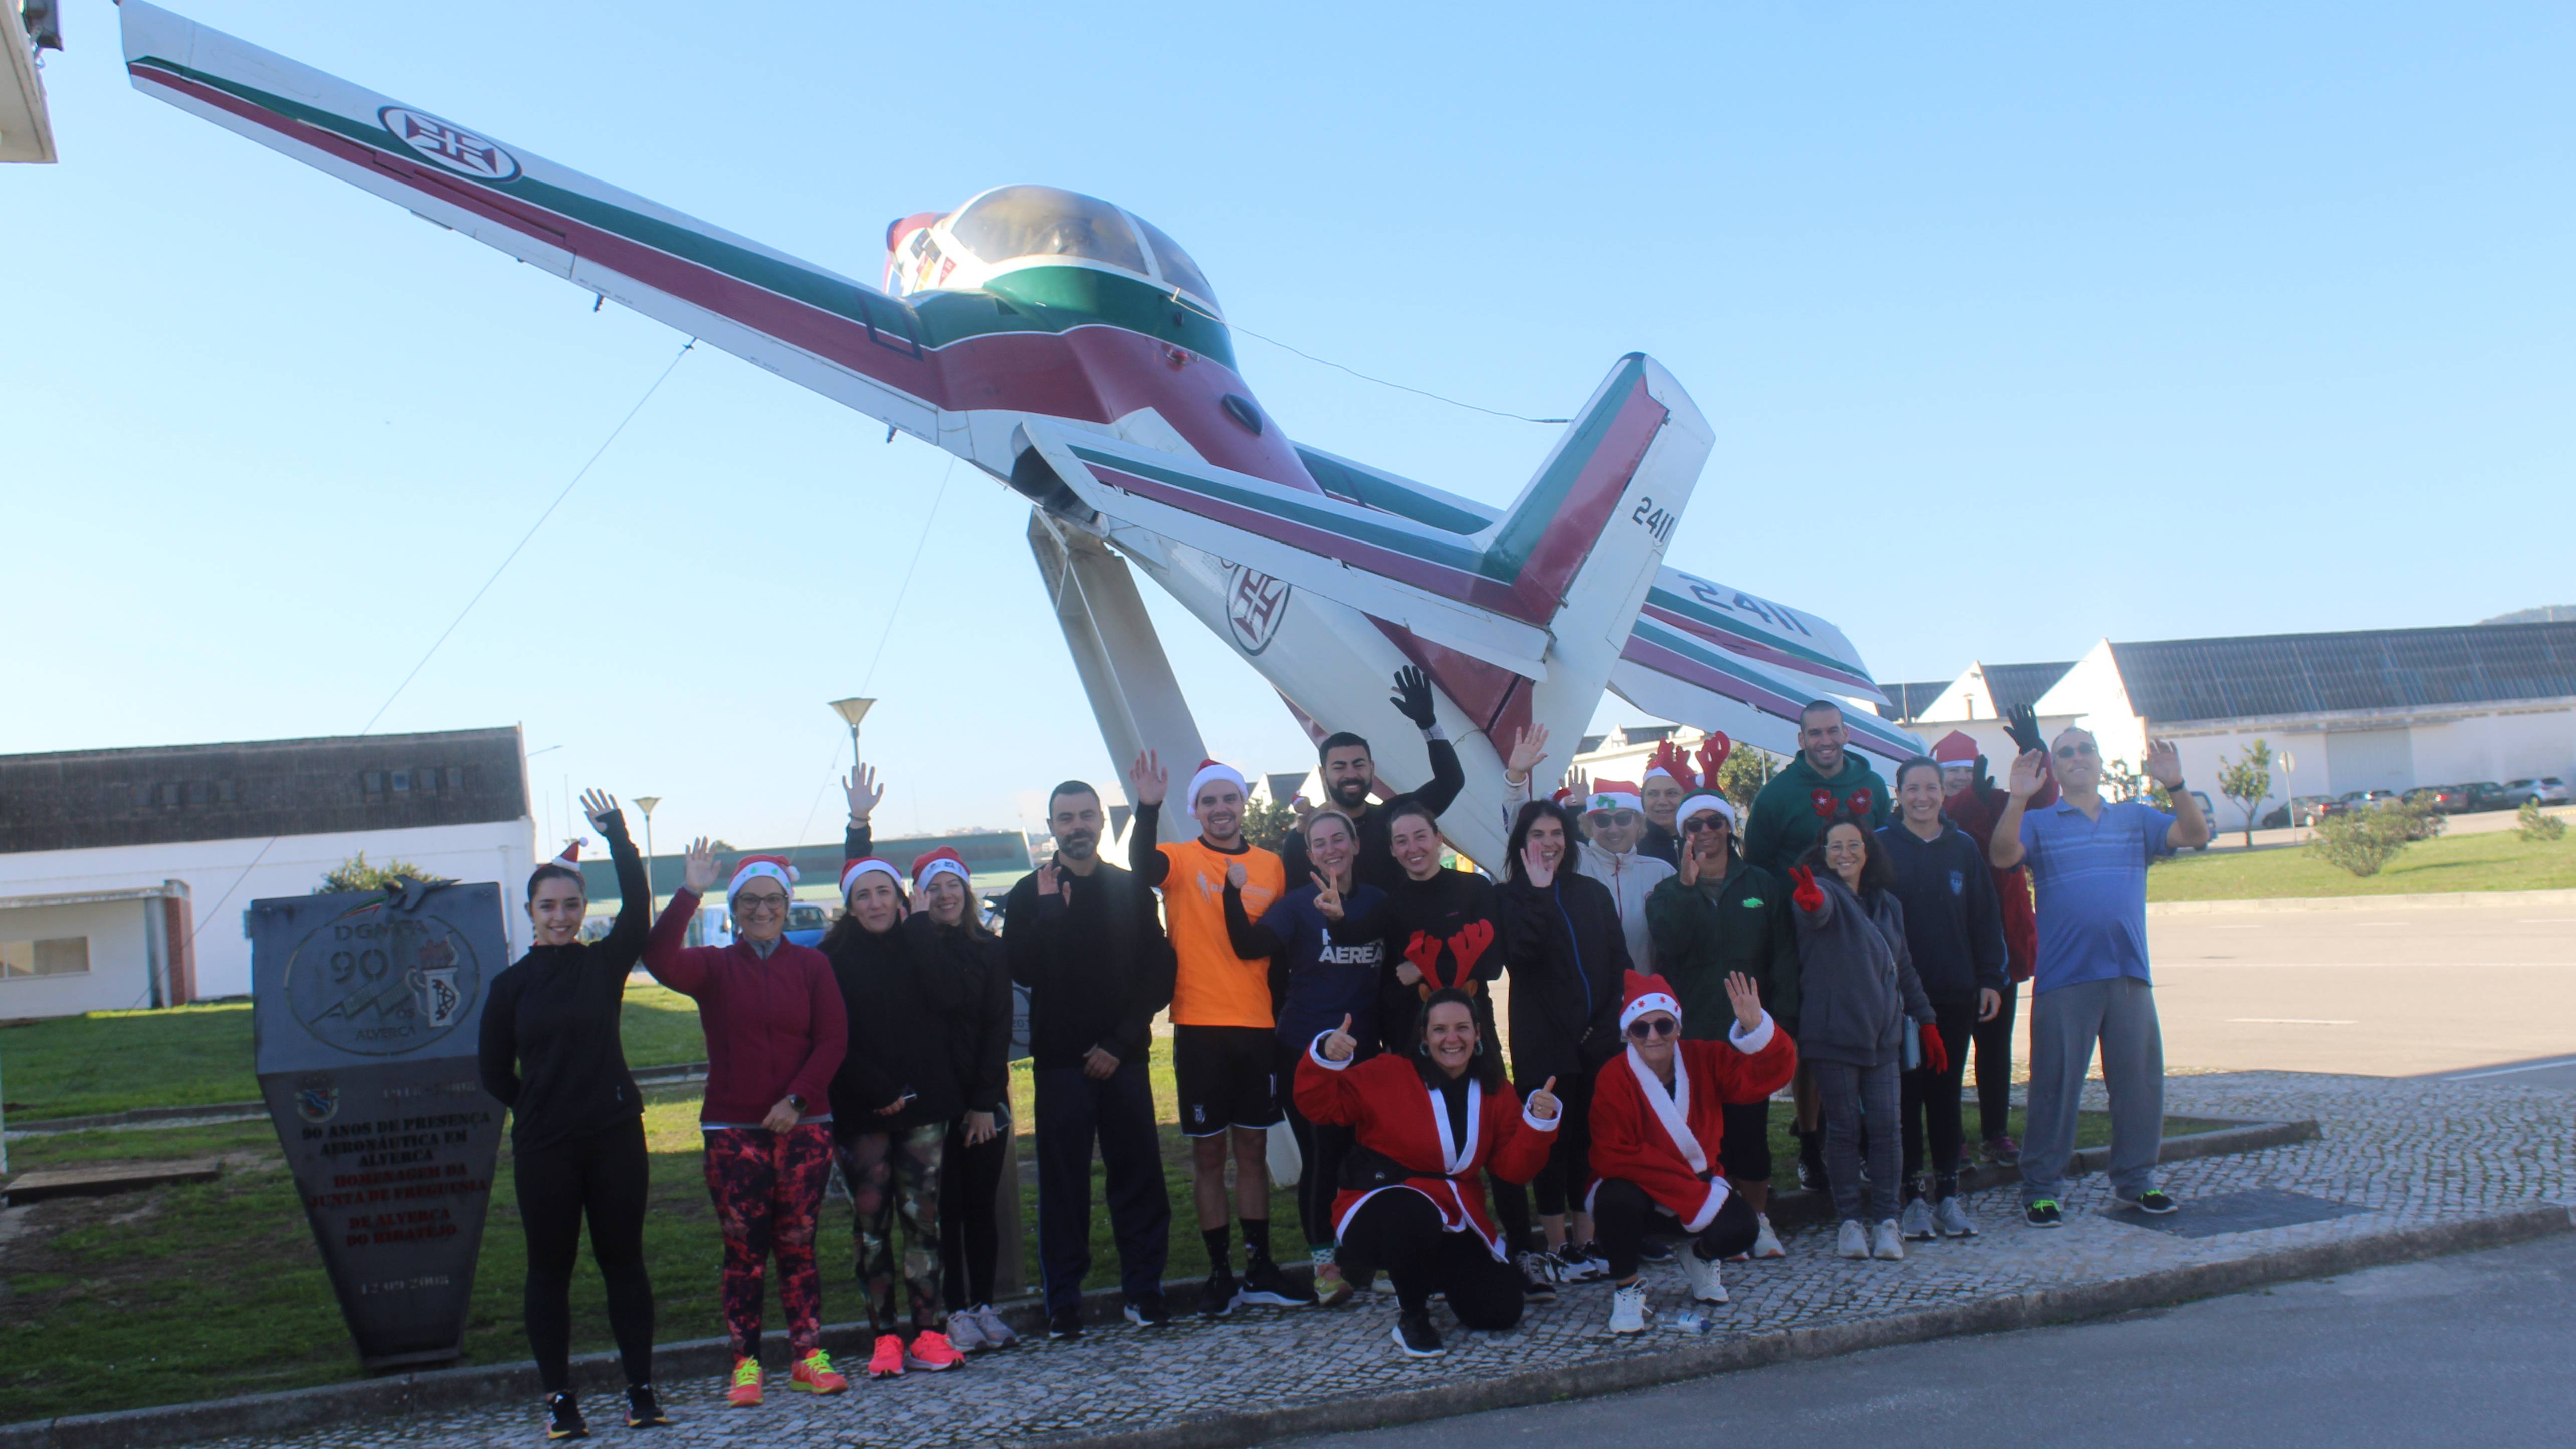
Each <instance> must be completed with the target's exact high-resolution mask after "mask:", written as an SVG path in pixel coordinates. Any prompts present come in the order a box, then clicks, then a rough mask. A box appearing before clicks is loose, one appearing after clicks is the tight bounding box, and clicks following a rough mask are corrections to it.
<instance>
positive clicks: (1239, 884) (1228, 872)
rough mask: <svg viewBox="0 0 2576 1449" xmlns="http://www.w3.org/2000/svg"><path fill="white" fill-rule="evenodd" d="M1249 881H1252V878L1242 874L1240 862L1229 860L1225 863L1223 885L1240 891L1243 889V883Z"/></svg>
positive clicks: (1241, 863)
mask: <svg viewBox="0 0 2576 1449" xmlns="http://www.w3.org/2000/svg"><path fill="white" fill-rule="evenodd" d="M1250 879H1252V877H1251V876H1249V875H1246V874H1245V873H1244V870H1243V862H1242V861H1239V860H1229V861H1227V862H1226V863H1225V883H1226V884H1227V885H1229V886H1232V887H1234V888H1235V889H1236V890H1241V889H1243V883H1244V882H1245V881H1248V880H1250Z"/></svg>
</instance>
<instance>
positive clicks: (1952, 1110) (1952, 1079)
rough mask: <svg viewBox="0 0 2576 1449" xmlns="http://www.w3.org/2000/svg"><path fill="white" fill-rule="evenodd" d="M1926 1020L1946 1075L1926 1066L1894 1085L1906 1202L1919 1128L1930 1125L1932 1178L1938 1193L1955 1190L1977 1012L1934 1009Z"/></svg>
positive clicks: (1918, 1162)
mask: <svg viewBox="0 0 2576 1449" xmlns="http://www.w3.org/2000/svg"><path fill="white" fill-rule="evenodd" d="M1932 1015H1933V1018H1934V1021H1935V1024H1936V1025H1938V1026H1939V1027H1940V1028H1941V1046H1942V1049H1943V1050H1945V1051H1947V1052H1948V1053H1949V1054H1950V1070H1948V1071H1946V1072H1943V1073H1941V1074H1940V1075H1938V1076H1935V1075H1933V1073H1932V1069H1931V1067H1930V1066H1928V1065H1926V1066H1920V1067H1916V1068H1915V1069H1914V1070H1913V1071H1910V1072H1907V1073H1906V1074H1905V1077H1904V1080H1903V1081H1902V1082H1901V1083H1900V1084H1899V1086H1900V1087H1901V1089H1902V1097H1901V1099H1900V1100H1899V1102H1898V1103H1897V1108H1896V1110H1897V1116H1898V1119H1899V1121H1900V1122H1901V1123H1902V1124H1903V1125H1902V1128H1901V1130H1902V1131H1903V1132H1904V1133H1905V1193H1906V1197H1907V1198H1908V1199H1909V1200H1911V1199H1912V1197H1913V1196H1914V1186H1915V1182H1916V1180H1917V1179H1918V1178H1920V1177H1921V1176H1922V1175H1923V1135H1924V1131H1925V1124H1926V1123H1927V1122H1928V1123H1929V1124H1930V1130H1931V1135H1932V1176H1933V1177H1934V1179H1935V1180H1936V1182H1937V1184H1938V1185H1939V1186H1940V1187H1941V1188H1943V1189H1946V1188H1949V1187H1955V1186H1957V1184H1958V1181H1959V1146H1960V1144H1961V1143H1962V1142H1963V1141H1965V1140H1966V1135H1967V1133H1966V1128H1965V1127H1963V1126H1962V1125H1961V1122H1960V1115H1959V1114H1960V1105H1959V1088H1960V1085H1961V1083H1963V1082H1965V1081H1966V1080H1967V1075H1968V1040H1969V1037H1970V1036H1971V1035H1972V1034H1973V1033H1974V1031H1975V1029H1976V1025H1977V1006H1976V1003H1975V1002H1966V1003H1962V1004H1960V1005H1957V1006H1935V1007H1933V1008H1932ZM1948 1195H1949V1193H1948V1192H1947V1191H1946V1190H1942V1191H1936V1192H1935V1194H1934V1199H1935V1200H1936V1201H1937V1200H1939V1199H1940V1198H1942V1197H1947V1196H1948Z"/></svg>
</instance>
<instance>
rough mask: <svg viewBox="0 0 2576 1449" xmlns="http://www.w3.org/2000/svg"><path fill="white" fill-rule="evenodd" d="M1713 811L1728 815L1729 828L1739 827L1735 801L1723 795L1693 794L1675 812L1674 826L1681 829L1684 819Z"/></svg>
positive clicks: (1727, 825) (1727, 826) (1727, 824)
mask: <svg viewBox="0 0 2576 1449" xmlns="http://www.w3.org/2000/svg"><path fill="white" fill-rule="evenodd" d="M1712 811H1714V812H1715V813H1717V814H1719V815H1723V816H1725V817H1726V828H1727V829H1729V830H1733V829H1736V828H1737V821H1736V818H1735V802H1734V801H1732V800H1729V799H1727V798H1726V797H1725V796H1723V795H1693V796H1692V797H1690V798H1689V799H1687V800H1684V801H1683V802H1682V808H1680V809H1679V810H1676V811H1674V812H1673V828H1674V829H1675V830H1679V829H1681V828H1682V822H1683V821H1686V820H1688V819H1690V818H1691V817H1692V816H1694V815H1706V814H1709V813H1710V812H1712Z"/></svg>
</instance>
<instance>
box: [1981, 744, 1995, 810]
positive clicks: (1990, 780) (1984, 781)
mask: <svg viewBox="0 0 2576 1449" xmlns="http://www.w3.org/2000/svg"><path fill="white" fill-rule="evenodd" d="M1993 793H1995V772H1994V771H1993V770H1991V769H1989V768H1987V766H1986V757H1985V756H1983V755H1979V756H1977V798H1978V799H1980V800H1982V799H1985V798H1986V797H1987V796H1989V795H1992V794H1993Z"/></svg>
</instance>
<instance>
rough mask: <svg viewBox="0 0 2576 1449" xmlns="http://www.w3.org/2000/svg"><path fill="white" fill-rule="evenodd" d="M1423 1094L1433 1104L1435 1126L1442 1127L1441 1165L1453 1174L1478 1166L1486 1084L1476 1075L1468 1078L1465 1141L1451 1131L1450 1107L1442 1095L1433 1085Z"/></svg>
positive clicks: (1432, 1113)
mask: <svg viewBox="0 0 2576 1449" xmlns="http://www.w3.org/2000/svg"><path fill="white" fill-rule="evenodd" d="M1422 1095H1423V1097H1424V1099H1425V1100H1426V1101H1428V1102H1429V1104H1430V1106H1431V1125H1432V1126H1434V1127H1437V1128H1439V1129H1440V1165H1441V1166H1442V1167H1443V1168H1444V1169H1446V1170H1447V1171H1448V1174H1449V1175H1450V1176H1451V1177H1456V1176H1457V1175H1458V1174H1460V1173H1462V1172H1465V1171H1467V1170H1468V1169H1469V1168H1470V1167H1472V1166H1474V1165H1475V1161H1476V1138H1477V1136H1478V1135H1479V1134H1481V1133H1482V1132H1483V1131H1484V1129H1485V1084H1484V1083H1482V1082H1480V1081H1477V1080H1476V1079H1475V1078H1473V1077H1469V1078H1468V1079H1467V1140H1466V1141H1465V1142H1464V1143H1461V1142H1460V1141H1459V1140H1458V1139H1457V1138H1455V1137H1453V1136H1451V1135H1450V1133H1449V1109H1448V1107H1447V1106H1446V1105H1444V1104H1443V1103H1442V1102H1441V1100H1440V1094H1439V1093H1438V1092H1435V1091H1433V1090H1432V1089H1431V1088H1429V1087H1425V1088H1423V1089H1422Z"/></svg>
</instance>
